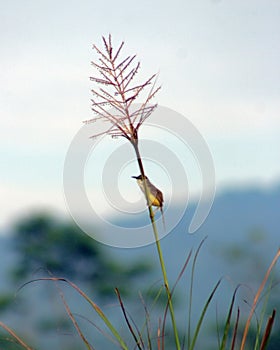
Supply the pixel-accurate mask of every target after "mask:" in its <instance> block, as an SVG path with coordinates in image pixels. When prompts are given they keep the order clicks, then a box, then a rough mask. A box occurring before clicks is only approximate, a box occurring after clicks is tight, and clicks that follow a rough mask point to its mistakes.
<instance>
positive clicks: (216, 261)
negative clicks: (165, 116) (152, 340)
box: [0, 0, 280, 349]
mask: <svg viewBox="0 0 280 350" xmlns="http://www.w3.org/2000/svg"><path fill="white" fill-rule="evenodd" d="M279 17H280V4H279V3H278V2H276V1H273V0H268V1H260V0H256V1H251V0H249V1H246V2H243V1H241V0H240V1H239V0H237V1H235V2H228V1H225V0H204V1H202V0H199V1H194V0H193V1H178V0H175V1H173V2H172V3H171V2H166V1H164V2H160V1H153V2H152V3H151V2H148V1H146V0H144V1H141V2H138V3H133V4H132V3H131V2H128V1H126V0H125V1H122V2H112V1H109V2H103V3H102V2H96V1H87V0H84V1H83V2H80V1H79V2H78V1H64V0H61V1H59V2H55V1H53V0H49V1H43V0H42V1H35V0H30V1H26V2H20V1H16V0H15V1H13V0H12V1H9V2H6V1H0V28H1V31H0V37H1V56H0V62H1V72H0V74H1V84H0V89H1V92H0V96H1V97H0V108H1V119H0V123H1V127H0V133H1V137H0V146H1V148H0V149H1V171H0V179H1V181H0V186H1V187H0V191H1V211H0V213H1V214H0V241H1V244H0V320H1V321H3V322H6V323H7V324H8V325H10V326H11V327H13V328H14V329H16V330H18V331H19V333H20V334H21V335H22V336H24V337H25V339H27V340H28V341H30V343H31V344H32V345H34V346H37V347H38V348H40V349H46V348H49V346H50V345H52V346H55V348H60V349H63V348H65V349H66V348H67V349H71V346H72V348H73V349H74V348H77V346H76V345H75V341H76V342H77V344H78V343H79V339H78V337H77V336H75V335H74V334H75V331H74V330H73V328H71V325H70V323H69V320H68V319H67V315H65V311H64V309H63V303H62V302H61V300H60V298H59V292H58V290H57V287H56V286H54V285H53V284H50V283H48V282H46V284H42V282H40V283H32V284H30V285H28V286H25V287H24V288H23V289H21V290H20V291H19V292H17V290H18V288H19V287H20V286H22V285H23V283H25V282H28V281H30V280H32V279H34V278H38V277H42V276H49V275H50V274H51V275H52V274H54V275H59V276H65V277H68V278H70V279H71V280H73V281H74V282H76V283H77V284H79V285H80V286H82V287H83V288H85V290H86V291H88V293H89V294H91V293H93V295H95V296H96V298H97V299H98V300H99V302H100V303H101V305H104V307H105V308H106V310H107V311H108V313H109V314H111V315H112V317H113V318H114V317H117V316H116V314H118V313H120V310H119V307H118V303H117V301H116V298H115V296H114V291H113V289H114V287H116V286H117V287H119V288H120V289H121V287H123V286H125V288H123V289H122V293H123V295H124V296H125V297H126V298H127V303H128V304H129V305H130V304H131V307H132V308H134V307H136V309H137V308H139V309H141V310H142V308H141V301H140V299H139V304H138V305H135V300H134V301H132V299H133V298H132V299H131V297H135V295H138V291H139V290H141V291H142V293H143V294H145V293H146V294H145V295H147V298H148V299H149V298H151V300H153V297H154V294H153V288H156V287H160V280H159V276H160V275H159V270H158V261H157V256H156V254H155V251H154V247H153V246H148V247H144V248H139V249H134V250H125V249H114V248H111V247H106V246H103V245H101V244H98V243H97V242H95V241H93V240H92V239H90V238H89V237H88V236H87V235H85V234H84V233H82V232H80V231H79V229H78V228H77V227H76V226H75V224H74V222H73V220H72V219H71V217H70V215H69V214H68V212H67V205H66V203H65V201H64V194H63V183H62V182H63V181H62V178H63V165H64V159H65V155H66V153H67V150H68V147H69V145H70V144H71V141H72V140H73V138H74V136H75V134H76V133H77V132H78V130H79V129H80V128H81V126H82V121H84V120H87V119H90V118H92V116H93V115H92V112H91V102H90V98H91V93H90V90H91V88H92V83H91V82H90V80H89V77H90V76H91V75H93V69H92V66H91V64H90V62H91V61H92V60H94V58H95V54H94V52H93V50H92V44H93V43H95V44H97V45H98V46H99V47H102V41H101V36H102V35H105V36H107V35H108V34H109V33H111V34H112V37H113V43H116V44H115V46H116V47H117V46H118V45H119V43H120V42H121V41H125V49H124V52H125V53H127V54H134V53H136V54H137V57H138V59H139V60H140V61H141V67H142V70H141V71H140V73H139V78H141V77H143V79H145V78H146V77H147V76H149V75H151V74H153V73H154V72H159V78H158V81H159V84H161V85H162V90H161V91H160V93H159V94H158V97H157V102H158V103H159V104H160V105H163V106H167V107H168V108H171V109H173V110H175V111H178V112H179V113H181V114H182V115H184V116H186V117H187V118H188V119H189V120H190V121H191V122H192V123H193V124H194V125H195V127H196V128H197V129H198V130H199V131H200V133H201V134H202V136H203V138H204V139H205V140H206V142H207V143H208V146H209V150H210V152H211V154H212V157H213V161H214V164H215V169H216V185H217V192H216V198H215V201H214V204H213V208H212V210H211V212H210V215H209V216H208V218H207V220H206V222H205V223H204V225H203V226H202V227H201V228H200V230H199V231H198V232H196V233H195V235H188V234H187V233H186V230H185V227H186V226H187V225H188V224H187V223H188V222H189V221H190V219H191V217H192V214H193V212H194V210H195V206H196V202H197V199H198V196H199V189H200V186H201V184H200V178H199V176H196V172H195V171H193V172H192V171H190V179H189V186H190V189H191V191H192V196H191V204H190V207H189V209H188V210H187V213H186V215H185V217H184V218H183V220H182V222H181V223H180V225H179V226H178V227H177V228H176V230H174V232H172V233H171V234H169V235H168V236H167V237H166V238H165V239H163V241H162V244H163V249H164V254H165V256H166V263H167V266H168V271H169V274H170V278H171V280H172V281H173V282H175V280H176V276H177V275H178V273H179V271H180V269H181V267H182V265H183V264H184V261H185V260H186V258H187V256H188V253H189V251H190V250H191V249H192V248H194V249H196V248H197V247H198V245H199V243H200V242H201V240H202V239H203V238H204V237H205V236H207V237H208V238H207V240H206V241H205V243H204V245H203V247H202V249H201V253H200V255H199V260H198V261H199V262H198V264H197V272H196V276H197V277H196V283H197V286H196V289H195V291H196V292H195V301H194V309H195V310H196V307H197V308H199V309H201V306H202V305H203V303H204V301H205V300H206V298H207V296H208V295H209V293H210V291H211V288H213V286H214V284H215V282H216V281H217V280H218V279H219V278H220V277H222V276H224V280H225V282H224V286H223V287H222V289H221V292H220V293H221V294H220V295H219V294H218V295H217V303H218V301H219V303H218V305H219V308H220V309H219V310H220V312H221V314H222V315H224V314H225V310H226V309H227V307H228V304H229V300H230V297H231V295H232V293H233V290H234V288H235V287H236V285H237V284H238V283H244V284H246V288H245V287H244V289H243V290H242V291H241V293H240V298H239V303H240V305H242V307H243V308H244V309H245V312H246V307H247V311H248V310H249V306H248V305H250V302H251V301H252V298H253V291H254V290H255V289H254V288H256V286H258V285H259V284H260V281H261V280H262V277H263V275H264V273H265V271H266V269H267V267H268V264H269V262H270V261H271V260H272V257H273V255H274V254H275V253H276V250H277V248H278V247H279V208H280V165H279V164H280V163H279V158H280V157H279V156H280V138H279V132H280V118H279V110H280V108H279V107H280V99H279V93H280V91H279V78H280V65H279V62H280V44H279V32H280V21H279ZM106 142H108V144H106ZM118 142H119V141H118V140H109V141H104V143H105V144H104V146H103V147H104V149H103V151H101V152H100V156H99V158H98V157H96V158H94V164H92V163H90V164H89V167H91V168H90V169H91V173H90V174H93V173H94V171H95V169H96V171H97V172H98V171H100V168H102V166H103V165H102V164H103V163H102V162H104V154H105V153H103V152H105V151H104V150H106V152H107V153H106V155H107V154H110V149H111V148H110V147H116V146H114V143H115V145H117V144H118ZM167 143H168V142H167ZM170 143H172V140H171V141H170ZM106 147H107V148H106ZM173 147H174V150H175V152H177V153H178V156H179V157H180V156H182V157H183V154H184V150H181V149H180V148H179V146H176V145H175V146H174V145H173ZM176 147H178V148H177V149H176ZM108 149H109V151H108ZM182 161H183V160H182ZM153 171H154V174H153V173H152V177H154V178H157V177H158V173H157V171H158V170H156V169H155V170H153V167H151V172H153ZM131 175H136V174H131ZM153 175H154V176H153ZM159 181H161V180H159ZM87 183H88V186H89V187H88V188H89V191H90V192H91V193H93V194H94V195H96V196H99V197H98V198H100V203H103V202H104V200H103V197H104V194H103V193H102V190H100V186H99V184H98V183H95V181H94V179H92V183H91V181H90V177H88V178H87ZM119 184H120V187H121V188H120V191H121V193H122V195H123V196H124V197H125V198H127V199H128V200H129V197H130V196H131V193H132V195H133V196H140V194H139V192H137V191H138V189H137V188H136V185H135V183H134V182H131V183H129V185H126V179H125V178H122V177H121V180H120V181H119ZM160 185H161V186H163V188H166V187H168V183H161V182H160ZM184 185H185V184H184V183H181V184H178V186H184ZM161 188H162V187H161ZM181 200H182V198H181ZM179 205H180V203H179V202H178V206H179ZM171 209H172V210H174V211H175V210H176V208H175V207H174V208H171ZM99 210H101V211H102V210H103V212H104V213H105V214H104V215H106V214H107V215H108V217H110V216H112V217H114V220H115V218H116V213H115V212H114V211H111V210H110V209H108V205H107V204H106V205H105V204H104V208H99ZM170 215H172V213H171V212H170ZM129 220H131V221H132V222H137V223H139V220H141V219H139V218H135V219H131V217H130V219H129ZM134 220H136V221H134ZM137 220H138V221H137ZM166 220H168V217H167V218H166ZM140 222H141V221H140ZM118 224H119V225H121V224H123V225H125V224H126V223H125V222H123V223H118ZM174 257H176V259H175V258H174ZM278 270H279V269H278ZM120 276H121V277H120ZM277 281H279V278H278V274H277V271H276V272H275V277H274V280H273V282H272V284H273V285H274V284H275V286H274V288H273V292H272V298H271V308H272V307H276V308H278V309H279V306H278V305H279V300H278V298H277V295H278V294H279V287H278V284H277ZM187 285H188V283H187V282H186V281H185V282H184V280H182V281H180V283H179V285H178V295H179V296H178V308H179V309H182V307H180V305H186V303H184V302H183V300H184V297H186V295H185V294H186V293H185V290H186V286H187ZM46 286H48V288H46ZM277 288H278V289H277ZM63 292H64V293H65V295H67V296H68V298H69V299H68V300H69V303H73V307H75V306H76V305H79V307H78V310H79V311H77V312H79V314H80V315H81V319H82V315H83V317H84V318H83V322H84V323H85V324H86V325H85V327H89V322H88V319H90V318H91V317H92V314H91V313H89V310H88V307H87V306H86V305H83V303H82V301H81V304H77V301H76V297H75V296H74V293H73V291H71V290H69V288H68V289H66V290H64V291H63ZM68 294H69V295H68ZM91 295H92V294H91ZM180 303H181V304H180ZM215 306H216V305H215ZM116 310H117V311H116ZM137 310H138V309H137ZM138 311H139V310H138ZM269 311H270V309H268V312H269ZM179 317H181V318H182V320H184V319H185V317H186V314H185V313H184V312H181V314H180V316H179ZM196 317H197V314H196V313H195V314H194V320H193V322H195V320H196ZM221 318H222V316H221ZM67 320H68V321H67ZM216 321H217V320H216V311H215V307H214V309H213V310H212V313H210V315H209V322H208V326H207V327H208V328H207V331H208V332H209V337H211V334H212V333H213V324H214V325H215V323H216ZM81 322H82V321H81ZM92 322H96V323H98V321H97V320H96V319H94V320H93V321H92ZM118 322H119V321H118ZM89 328H90V327H89ZM214 328H215V327H214ZM278 328H279V322H278ZM96 333H97V335H96V337H97V338H95V341H97V344H98V342H101V341H103V337H102V336H101V337H100V338H101V339H99V338H98V332H96ZM275 334H277V332H275ZM275 338H277V336H276V335H275ZM3 339H5V336H3V337H1V339H0V349H1V346H2V344H1V342H3V341H4V340H3ZM96 339H97V340H96ZM3 344H4V343H3ZM273 344H274V343H273V342H271V345H270V346H271V347H270V348H269V349H276V348H277V349H278V348H279V342H278V343H277V339H276V340H275V344H276V345H273ZM277 344H278V345H277ZM3 346H4V347H3V349H8V346H10V348H11V349H16V347H15V344H13V343H10V342H8V343H5V345H3ZM109 346H110V345H108V347H106V348H108V349H109ZM273 346H274V347H273ZM277 346H278V347H277ZM113 348H114V347H113ZM213 348H215V346H214V347H213Z"/></svg>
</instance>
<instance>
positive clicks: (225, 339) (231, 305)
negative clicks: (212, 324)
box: [220, 285, 240, 350]
mask: <svg viewBox="0 0 280 350" xmlns="http://www.w3.org/2000/svg"><path fill="white" fill-rule="evenodd" d="M239 287H240V285H238V286H237V287H236V288H235V291H234V293H233V296H232V299H231V303H230V308H229V312H228V317H227V320H226V324H225V328H224V334H223V339H222V343H221V346H220V350H225V348H226V343H227V337H228V334H229V330H230V321H231V316H232V311H233V305H234V302H235V297H236V293H237V291H238V289H239Z"/></svg>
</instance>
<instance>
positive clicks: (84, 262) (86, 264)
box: [12, 213, 151, 297]
mask: <svg viewBox="0 0 280 350" xmlns="http://www.w3.org/2000/svg"><path fill="white" fill-rule="evenodd" d="M14 245H15V249H16V252H17V253H18V263H17V266H16V267H15V268H14V269H13V271H12V275H13V278H14V279H15V280H16V281H17V282H25V281H26V280H27V279H32V278H36V277H38V275H39V272H40V276H42V274H43V275H44V276H46V275H47V276H50V275H51V276H56V277H63V278H68V279H70V280H71V281H73V282H76V283H77V282H78V283H80V282H83V283H86V285H87V286H90V287H91V288H93V289H94V291H95V293H96V292H97V293H99V295H100V296H102V297H106V296H113V295H114V288H115V287H118V288H120V292H121V293H122V295H129V294H131V293H133V292H135V289H134V288H133V287H134V282H135V280H136V279H138V278H139V277H141V276H142V275H145V274H147V273H149V272H150V271H151V264H150V263H149V262H148V261H142V260H141V261H140V262H137V261H136V262H134V263H131V264H130V265H129V266H127V264H124V263H123V264H120V263H118V262H117V261H114V260H112V258H111V257H110V256H108V254H106V251H105V249H104V246H102V245H101V244H100V243H98V242H96V241H95V240H94V239H92V238H90V237H89V236H88V235H86V234H85V233H84V232H83V231H81V230H80V229H79V228H78V227H77V226H76V225H75V224H72V223H69V222H65V221H60V220H58V219H56V218H54V217H52V216H50V215H48V214H45V213H42V214H36V215H33V216H30V217H26V218H23V219H21V220H20V221H19V222H18V223H17V224H16V226H15V229H14ZM34 274H35V275H34Z"/></svg>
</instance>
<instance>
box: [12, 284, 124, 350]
mask: <svg viewBox="0 0 280 350" xmlns="http://www.w3.org/2000/svg"><path fill="white" fill-rule="evenodd" d="M38 281H53V282H64V283H67V284H68V285H69V286H70V287H72V288H73V289H74V290H76V292H78V294H80V295H81V296H82V297H83V298H84V299H85V300H86V301H87V302H88V303H89V305H90V306H91V307H92V308H93V310H94V311H95V312H96V313H97V314H98V316H99V317H100V318H101V319H102V321H103V322H104V324H105V325H106V326H107V327H108V329H109V330H110V331H111V333H112V334H113V336H114V337H115V339H116V340H117V342H118V344H119V345H120V347H121V349H123V350H128V347H127V345H126V344H125V342H124V340H123V339H122V337H121V335H120V334H119V333H118V331H117V330H116V328H115V327H114V326H113V324H112V323H111V322H110V320H109V319H108V318H107V316H106V315H105V314H104V312H103V311H102V310H101V309H100V307H99V306H98V305H97V304H96V303H95V302H93V301H92V300H91V298H90V297H89V296H88V295H87V294H86V293H85V292H83V291H82V290H81V289H80V288H79V287H78V286H77V285H76V284H74V283H73V282H71V281H69V280H67V279H66V278H60V277H45V278H36V279H33V280H31V281H28V282H26V283H24V284H23V285H22V286H21V287H20V288H19V289H18V291H20V290H21V289H22V288H24V287H25V286H27V285H28V284H31V283H34V282H38Z"/></svg>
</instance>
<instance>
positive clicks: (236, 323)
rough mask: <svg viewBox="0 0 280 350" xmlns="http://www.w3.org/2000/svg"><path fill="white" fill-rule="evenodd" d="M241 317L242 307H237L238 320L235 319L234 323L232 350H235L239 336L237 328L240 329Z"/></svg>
mask: <svg viewBox="0 0 280 350" xmlns="http://www.w3.org/2000/svg"><path fill="white" fill-rule="evenodd" d="M239 317H240V309H239V307H238V308H237V316H236V321H235V324H234V330H233V335H232V341H231V347H230V350H234V347H235V342H236V337H237V330H238V324H239Z"/></svg>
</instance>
